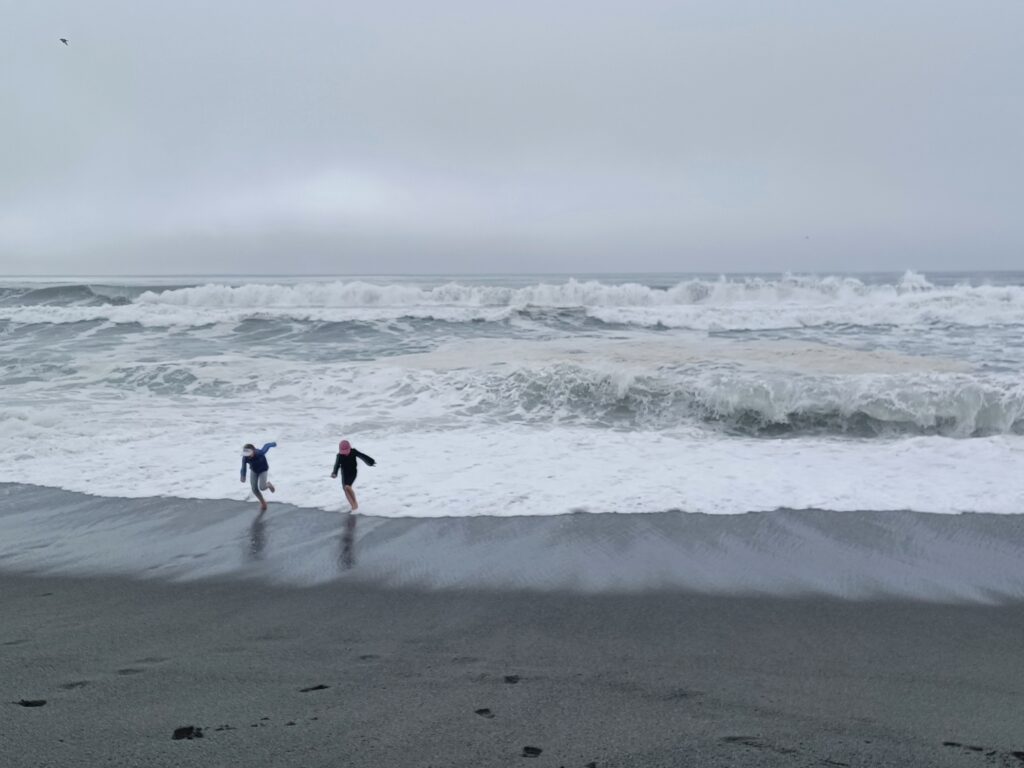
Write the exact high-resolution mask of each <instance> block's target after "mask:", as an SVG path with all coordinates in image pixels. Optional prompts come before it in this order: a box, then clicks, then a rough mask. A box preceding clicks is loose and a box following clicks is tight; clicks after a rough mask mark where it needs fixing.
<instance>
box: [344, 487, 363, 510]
mask: <svg viewBox="0 0 1024 768" xmlns="http://www.w3.org/2000/svg"><path fill="white" fill-rule="evenodd" d="M343 487H344V489H345V498H346V499H348V505H349V506H350V507H352V511H353V512H355V511H356V510H357V509H359V502H358V501H356V492H355V491H353V490H352V486H351V485H346V486H343Z"/></svg>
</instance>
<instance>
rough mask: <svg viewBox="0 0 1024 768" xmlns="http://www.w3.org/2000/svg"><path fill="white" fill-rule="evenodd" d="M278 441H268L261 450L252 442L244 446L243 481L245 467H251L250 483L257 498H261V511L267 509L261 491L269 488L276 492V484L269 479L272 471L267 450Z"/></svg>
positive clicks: (243, 478) (243, 479)
mask: <svg viewBox="0 0 1024 768" xmlns="http://www.w3.org/2000/svg"><path fill="white" fill-rule="evenodd" d="M276 445H277V443H266V444H265V445H264V446H263V447H262V448H260V449H259V450H257V449H256V446H255V445H253V444H252V443H246V444H245V445H244V446H242V482H243V483H244V482H245V468H246V466H248V467H249V469H250V470H251V471H250V473H249V484H250V486H251V487H252V492H253V493H254V494H255V495H256V498H257V499H259V500H260V512H266V511H267V500H266V499H264V498H263V494H262V493H260V491H266V490H269V491H270V492H271V493H273V492H274V484H273V483H272V482H270V481H269V480H268V479H267V475H268V473H269V472H270V464H268V463H267V451H269V450H270V449H271V448H273V447H275V446H276Z"/></svg>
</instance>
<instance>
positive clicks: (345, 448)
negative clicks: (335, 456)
mask: <svg viewBox="0 0 1024 768" xmlns="http://www.w3.org/2000/svg"><path fill="white" fill-rule="evenodd" d="M338 451H340V452H341V455H342V456H348V455H349V454H350V453H351V452H352V444H351V443H350V442H349V441H348V440H342V441H341V442H340V443H338Z"/></svg>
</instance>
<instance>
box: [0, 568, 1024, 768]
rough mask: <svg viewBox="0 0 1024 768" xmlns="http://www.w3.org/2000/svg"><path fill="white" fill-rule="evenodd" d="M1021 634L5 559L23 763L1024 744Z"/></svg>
mask: <svg viewBox="0 0 1024 768" xmlns="http://www.w3.org/2000/svg"><path fill="white" fill-rule="evenodd" d="M1022 639H1024V605H1022V604H1020V603H1007V604H1003V605H999V606H985V605H964V604H961V605H943V604H936V603H925V602H912V601H902V602H900V601H875V602H856V601H839V600H834V599H827V598H813V599H812V598H778V597H738V596H737V597H727V596H711V595H696V594H685V593H682V592H679V591H663V592H659V591H646V592H642V593H636V594H579V593H576V594H570V593H566V592H545V593H539V592H536V591H522V590H491V591H468V590H460V589H451V590H445V591H417V590H413V589H407V588H397V589H384V588H380V587H375V586H370V585H366V584H359V583H354V582H344V581H340V582H335V583H331V584H325V585H320V586H315V587H310V588H305V589H295V588H283V587H272V586H267V585H265V584H261V583H258V582H254V581H249V582H238V581H234V582H226V581H198V582H192V583H188V584H166V583H157V582H140V581H133V580H128V579H120V580H115V579H110V578H106V579H101V578H94V579H70V578H39V577H29V576H11V575H6V576H0V688H2V689H3V692H2V695H0V699H2V704H0V765H2V766H7V767H10V768H20V767H21V766H98V765H103V766H147V767H151V766H193V765H194V766H247V767H248V768H259V767H261V766H309V767H315V766H374V767H380V766H467V767H468V766H508V765H519V764H522V765H526V766H537V767H538V768H539V767H540V766H553V767H556V766H566V768H568V767H570V766H572V767H574V768H584V766H588V765H594V766H599V767H601V768H605V767H610V766H690V765H692V766H776V765H778V766H782V765H785V766H818V765H820V766H830V765H831V766H836V765H840V766H841V765H849V766H878V765H892V766H908V765H910V766H915V765H920V766H979V767H980V766H993V765H994V766H1024V728H1022V723H1024V652H1022V648H1024V644H1022ZM318 686H324V687H319V688H318ZM308 689H315V690H308ZM21 700H26V701H32V702H38V701H42V700H45V704H43V705H41V706H34V707H29V706H21V705H19V704H18V703H17V702H19V701H21ZM187 726H194V727H196V728H201V729H202V737H201V738H193V739H187V738H182V739H177V740H176V739H174V738H173V734H174V732H175V730H176V729H178V728H182V727H187ZM527 747H529V748H531V749H530V750H526V751H525V752H524V750H525V748H527ZM533 750H540V752H539V754H538V755H537V756H529V755H531V754H534V752H533ZM1015 753H1016V754H1015Z"/></svg>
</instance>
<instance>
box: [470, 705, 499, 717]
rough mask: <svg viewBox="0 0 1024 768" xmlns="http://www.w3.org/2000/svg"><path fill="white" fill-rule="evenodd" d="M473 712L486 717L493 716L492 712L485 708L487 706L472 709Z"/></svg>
mask: <svg viewBox="0 0 1024 768" xmlns="http://www.w3.org/2000/svg"><path fill="white" fill-rule="evenodd" d="M473 712H475V713H476V714H478V715H480V717H486V718H488V719H490V718H492V717H494V713H493V712H491V710H489V709H487V707H484V708H483V709H474V710H473Z"/></svg>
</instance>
